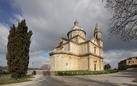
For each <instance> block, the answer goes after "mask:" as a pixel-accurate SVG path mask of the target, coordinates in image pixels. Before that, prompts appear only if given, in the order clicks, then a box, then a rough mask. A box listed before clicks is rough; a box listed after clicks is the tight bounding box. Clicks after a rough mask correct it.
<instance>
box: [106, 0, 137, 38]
mask: <svg viewBox="0 0 137 86" xmlns="http://www.w3.org/2000/svg"><path fill="white" fill-rule="evenodd" d="M106 7H107V9H109V10H110V11H111V12H112V15H113V17H112V18H111V19H110V21H111V23H110V29H109V32H110V36H111V37H112V36H113V35H120V36H121V39H122V40H123V41H130V40H137V0H107V4H106Z"/></svg>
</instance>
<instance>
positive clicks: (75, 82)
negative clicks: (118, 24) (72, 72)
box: [2, 68, 137, 86]
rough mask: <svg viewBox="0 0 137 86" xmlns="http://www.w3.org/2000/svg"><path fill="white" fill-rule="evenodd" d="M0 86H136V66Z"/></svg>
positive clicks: (37, 77)
mask: <svg viewBox="0 0 137 86" xmlns="http://www.w3.org/2000/svg"><path fill="white" fill-rule="evenodd" d="M2 86H137V68H136V69H129V70H126V71H123V72H118V73H113V74H104V75H88V76H38V75H37V76H35V78H34V79H33V81H30V82H23V83H17V84H10V85H2Z"/></svg>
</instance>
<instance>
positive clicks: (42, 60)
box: [29, 52, 50, 68]
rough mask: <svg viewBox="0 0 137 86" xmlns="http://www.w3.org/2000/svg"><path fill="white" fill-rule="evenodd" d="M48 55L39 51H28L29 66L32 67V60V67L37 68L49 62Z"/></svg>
mask: <svg viewBox="0 0 137 86" xmlns="http://www.w3.org/2000/svg"><path fill="white" fill-rule="evenodd" d="M49 60H50V59H49V57H44V56H42V55H41V54H39V52H33V53H30V61H29V67H30V68H32V67H33V64H32V63H33V62H34V67H35V68H39V67H41V66H43V65H44V64H49V62H50V61H49Z"/></svg>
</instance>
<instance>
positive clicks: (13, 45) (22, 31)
mask: <svg viewBox="0 0 137 86" xmlns="http://www.w3.org/2000/svg"><path fill="white" fill-rule="evenodd" d="M31 36H32V31H31V30H30V31H29V32H28V27H27V26H26V21H25V19H24V20H22V21H21V22H19V23H18V26H17V27H15V25H14V24H13V26H12V27H11V29H10V31H9V36H8V44H7V51H8V52H7V56H6V58H7V64H8V70H9V72H10V73H11V77H13V78H21V77H23V76H25V75H26V73H27V70H28V64H29V47H30V43H31V41H30V38H31Z"/></svg>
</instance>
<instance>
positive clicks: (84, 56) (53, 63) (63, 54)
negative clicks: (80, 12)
mask: <svg viewBox="0 0 137 86" xmlns="http://www.w3.org/2000/svg"><path fill="white" fill-rule="evenodd" d="M93 35H94V37H93V38H91V39H90V40H86V32H85V31H84V29H83V28H82V27H80V26H79V22H78V21H75V22H74V26H73V27H72V28H71V30H70V31H69V32H68V33H67V36H68V38H63V37H62V38H60V40H59V42H58V43H57V45H56V46H55V48H54V49H53V50H51V51H50V53H49V55H50V71H68V70H89V71H101V70H103V69H104V57H103V41H102V32H101V29H100V27H99V25H98V24H96V26H95V30H94V34H93Z"/></svg>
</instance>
